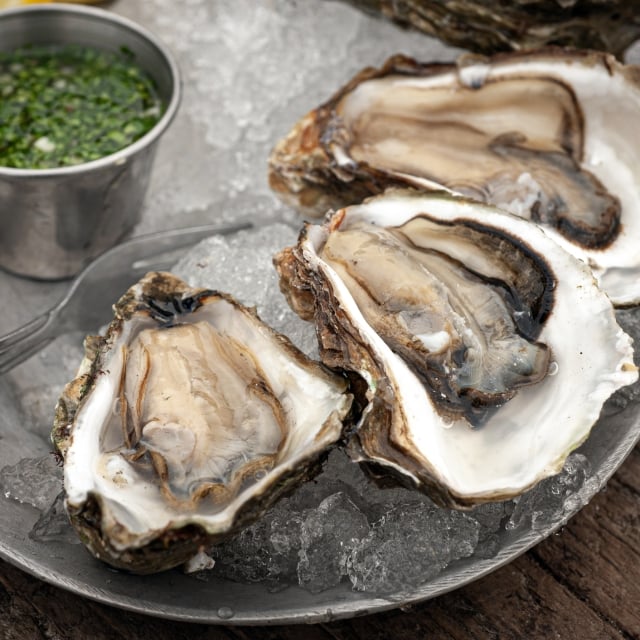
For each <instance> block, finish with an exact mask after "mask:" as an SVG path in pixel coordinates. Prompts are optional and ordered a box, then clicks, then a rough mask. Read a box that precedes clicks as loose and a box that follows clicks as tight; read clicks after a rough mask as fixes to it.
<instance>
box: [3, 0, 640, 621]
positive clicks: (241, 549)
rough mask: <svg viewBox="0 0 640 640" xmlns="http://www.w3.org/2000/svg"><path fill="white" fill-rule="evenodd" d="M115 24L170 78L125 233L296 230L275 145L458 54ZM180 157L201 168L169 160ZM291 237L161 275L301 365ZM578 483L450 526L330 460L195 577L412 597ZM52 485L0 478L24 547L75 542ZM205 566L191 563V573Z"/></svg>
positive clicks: (420, 501) (633, 328)
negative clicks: (227, 224)
mask: <svg viewBox="0 0 640 640" xmlns="http://www.w3.org/2000/svg"><path fill="white" fill-rule="evenodd" d="M117 11H118V12H119V13H122V14H124V15H129V17H131V18H133V19H135V20H137V21H139V22H142V23H143V24H145V26H147V27H148V28H150V29H151V30H152V31H153V32H154V33H156V34H157V35H158V36H159V37H161V38H162V39H163V41H164V42H166V43H167V45H168V46H169V47H170V48H171V49H172V50H173V51H174V53H175V54H176V55H177V57H178V59H179V64H180V66H181V69H182V72H183V76H184V83H183V86H184V94H185V95H184V99H183V106H182V108H181V112H180V114H179V116H178V117H177V118H176V121H175V122H174V124H173V126H172V127H171V129H170V130H169V131H168V132H167V135H166V139H165V142H164V144H163V145H161V146H160V148H159V151H158V158H157V162H156V165H155V170H154V173H153V176H152V182H151V188H150V190H149V197H148V198H147V201H146V204H145V210H144V216H143V222H142V223H141V224H140V225H139V227H138V233H141V232H145V231H150V230H155V229H160V228H167V227H177V226H186V225H189V224H202V223H203V222H204V221H213V220H217V221H220V222H224V221H234V220H237V219H246V218H247V217H248V216H251V218H252V219H254V220H256V221H257V223H258V224H261V225H262V224H265V223H266V222H268V221H274V220H289V221H295V222H296V224H297V219H296V218H295V216H293V214H292V213H291V212H290V211H289V210H287V209H286V207H284V205H282V204H281V203H280V202H279V201H278V200H277V199H276V198H275V197H274V196H273V194H272V193H271V191H270V189H269V187H268V184H267V178H266V168H265V164H266V158H267V156H268V153H269V150H270V148H271V146H272V145H273V143H274V142H275V140H276V139H277V138H278V137H280V136H281V135H283V134H284V133H286V131H288V129H289V128H290V126H291V124H292V123H293V122H295V121H296V120H297V119H298V118H299V117H300V116H301V115H302V114H304V113H305V112H306V111H307V110H309V109H310V108H313V107H315V106H316V105H317V104H319V103H320V102H321V101H323V100H325V99H326V98H328V97H329V95H330V94H331V93H332V92H333V90H334V89H335V88H336V87H338V86H340V85H341V84H342V83H344V82H345V81H346V80H348V79H349V78H350V77H351V76H352V74H353V73H355V72H356V71H357V70H359V69H360V68H362V67H363V66H366V65H369V64H373V65H378V64H381V63H382V62H383V61H384V60H385V59H386V58H387V57H388V56H389V55H392V54H394V53H397V52H403V53H406V54H408V55H413V56H415V57H418V58H421V59H430V60H446V61H449V60H452V59H454V58H455V57H456V55H457V52H458V50H456V49H453V48H450V47H445V46H443V45H441V44H440V43H437V42H436V41H435V40H430V39H428V38H425V37H424V36H422V35H420V34H417V33H412V32H407V31H404V30H400V29H397V28H396V27H395V26H393V25H391V24H390V23H387V22H385V21H382V20H374V19H372V18H369V17H367V16H365V15H363V14H361V13H360V12H357V11H354V10H352V9H350V8H348V7H346V6H344V5H341V4H334V3H305V2H295V1H293V0H269V2H255V0H219V1H217V2H215V3H212V2H210V1H209V0H187V1H186V2H182V3H176V2H174V1H173V0H155V1H154V2H149V3H119V4H118V6H117ZM247 16H251V18H250V19H247ZM636 57H637V56H636ZM221 60H223V61H224V64H220V61H221ZM256 97H259V99H256ZM193 156H195V157H201V158H202V157H206V158H207V162H202V163H192V162H188V161H183V162H177V161H175V158H189V157H193ZM296 234H297V232H296V230H295V229H294V227H288V226H284V225H282V224H276V225H272V226H267V227H263V228H262V229H261V230H260V232H259V233H257V232H255V231H250V232H243V233H239V234H237V235H236V236H232V237H228V238H219V237H214V238H211V239H210V240H208V241H205V242H204V243H203V244H202V245H200V246H199V247H198V248H196V249H195V250H194V251H193V252H191V253H189V254H188V255H186V256H185V258H184V260H182V261H181V262H180V263H179V264H178V265H177V266H176V272H177V273H178V275H180V276H182V277H184V278H185V279H187V280H189V281H190V282H191V283H192V284H193V285H194V286H207V287H211V288H219V289H221V290H224V291H229V292H231V293H233V294H234V295H235V296H236V297H238V298H239V299H240V300H242V301H243V302H245V303H246V304H250V305H251V304H255V305H256V306H257V308H258V312H259V313H260V315H261V316H262V317H263V319H264V320H265V321H267V322H268V323H269V324H271V325H272V326H274V328H276V329H277V330H279V331H282V332H284V333H287V334H288V335H289V336H290V337H291V338H292V341H293V342H294V343H295V344H297V345H298V346H299V347H300V348H301V349H302V350H303V351H305V352H307V353H314V349H315V336H314V333H313V329H312V328H311V327H310V326H309V325H307V324H305V323H303V322H302V321H300V320H299V319H298V318H297V317H296V316H295V315H294V314H293V313H292V312H290V311H289V309H288V307H287V305H286V304H285V303H284V299H283V298H282V296H281V294H280V292H279V290H278V287H277V283H276V281H275V277H274V274H273V270H272V268H271V255H272V253H273V252H274V251H275V250H277V249H280V248H282V246H284V245H286V244H291V243H292V242H293V241H294V240H295V236H296ZM621 315H622V320H624V321H625V324H627V325H629V326H627V327H626V328H627V330H630V332H631V333H632V334H634V335H635V336H636V337H638V338H640V323H639V322H638V319H637V314H632V313H629V314H626V313H625V312H621ZM76 343H77V344H79V340H76ZM76 349H79V347H77V346H76ZM47 353H51V354H52V355H51V357H52V358H54V360H55V363H53V364H52V365H51V366H42V367H39V368H38V369H37V371H39V372H42V374H43V375H47V376H50V377H51V375H52V372H53V371H55V372H56V374H55V375H57V376H59V377H60V379H61V384H62V383H63V382H64V381H66V380H67V379H68V378H69V376H70V375H72V373H73V369H74V368H75V366H77V363H78V362H79V357H76V356H75V354H74V357H73V358H72V359H73V364H70V365H67V364H66V363H65V362H64V358H62V359H61V357H60V353H59V350H58V351H55V350H54V351H51V352H43V354H44V355H43V357H45V358H46V357H49V356H47V355H46V354H47ZM63 355H64V353H63ZM61 362H62V366H61ZM43 364H45V365H46V364H47V362H44V361H43ZM54 364H55V366H54ZM31 371H32V370H31V369H29V372H31ZM34 371H35V369H34ZM62 378H64V380H63V379H62ZM41 383H42V384H41ZM61 384H60V385H55V389H56V392H57V389H59V388H61ZM47 385H49V386H47ZM52 385H53V382H52V381H51V380H49V379H47V380H42V381H40V380H36V381H35V383H33V384H32V387H33V388H34V389H36V388H37V387H46V389H47V394H48V395H47V398H46V400H44V401H40V400H41V399H42V397H43V396H42V395H41V394H40V395H38V393H37V392H35V391H34V394H33V398H32V400H33V401H28V402H26V401H25V404H26V405H28V406H29V407H33V408H32V409H30V410H31V411H32V412H33V413H34V415H33V416H31V417H32V418H33V419H32V422H33V423H36V424H37V423H39V422H42V421H44V422H47V421H48V419H49V417H50V413H51V410H50V409H49V408H48V405H49V404H50V398H49V396H51V397H53V395H55V394H54V392H53V389H54V386H52ZM638 397H640V385H638V384H637V385H634V386H633V387H629V388H626V389H623V390H621V391H619V392H618V394H616V396H615V398H614V400H613V401H612V402H611V403H609V406H610V407H611V410H613V411H616V410H620V409H622V408H624V407H625V406H626V405H627V404H628V403H630V402H637V400H638ZM41 404H46V405H47V410H46V411H45V409H44V408H42V407H41V406H40V405H41ZM35 414H41V416H39V415H35ZM45 416H46V417H45ZM40 418H42V420H41V419H40ZM589 473H590V470H589V464H588V461H587V460H586V459H584V458H583V457H581V456H580V455H579V454H574V455H573V456H572V457H571V458H570V459H569V463H568V465H567V467H566V468H565V470H564V471H563V473H562V474H560V475H559V476H556V477H555V478H550V479H548V480H545V481H544V482H542V483H540V484H539V485H538V486H537V487H535V488H534V489H533V490H532V491H530V492H528V493H527V494H525V495H523V496H522V497H521V498H520V499H519V500H518V501H517V502H516V503H512V502H509V503H497V504H488V505H482V506H480V507H477V508H475V509H473V510H472V511H470V512H468V513H459V512H455V511H449V510H446V509H439V508H436V507H435V506H434V505H433V504H432V503H431V502H430V501H429V500H428V498H426V497H424V496H422V495H419V494H416V493H415V492H410V491H407V490H404V489H385V490H378V489H376V488H372V487H371V485H370V484H369V481H368V480H367V479H366V478H365V476H364V474H363V473H362V472H361V471H360V469H359V467H358V466H357V465H355V464H352V463H350V462H349V461H348V459H347V458H346V456H345V455H344V454H343V453H342V452H340V451H334V452H332V453H331V455H330V456H329V459H328V461H327V463H326V466H325V470H324V472H323V473H322V474H321V475H320V476H319V477H318V478H317V479H316V480H315V481H313V482H309V483H307V484H305V485H303V486H302V487H300V488H299V489H298V490H297V491H296V493H295V494H293V495H292V496H291V497H289V498H286V499H284V500H282V501H281V502H280V503H278V504H277V505H276V506H275V507H274V508H273V509H272V510H271V511H270V512H269V514H267V515H266V517H265V518H263V519H262V520H260V521H259V522H257V523H256V524H254V525H253V526H252V527H249V528H248V529H246V530H245V531H243V532H242V533H241V534H239V535H238V536H237V537H236V538H234V539H233V540H230V541H228V542H227V543H225V544H223V545H218V546H217V547H215V548H214V549H213V550H212V551H211V553H212V556H213V557H214V559H215V567H214V568H213V569H212V570H211V571H200V572H199V574H196V575H197V576H198V577H200V578H201V579H207V577H208V576H209V575H219V576H225V577H227V578H229V579H233V580H238V581H245V582H262V583H265V584H267V585H269V586H270V588H273V589H280V588H283V587H286V586H287V585H290V584H300V585H302V586H303V587H304V588H306V589H308V590H310V591H313V592H317V591H321V590H323V589H327V588H330V587H332V586H334V585H336V584H338V583H339V582H341V581H349V582H350V583H351V585H352V587H353V588H354V589H355V590H361V591H371V592H388V591H393V590H396V589H398V588H404V587H407V586H416V585H418V584H422V583H423V582H426V581H428V580H429V579H430V578H432V577H433V576H435V575H437V574H438V573H439V572H440V571H442V570H443V569H444V568H445V567H446V566H447V565H448V564H449V563H451V562H453V561H455V560H457V559H460V558H464V557H469V556H472V555H473V557H476V558H490V557H492V556H493V555H495V554H496V553H497V552H498V551H499V549H500V545H501V541H502V540H503V538H504V535H505V533H506V532H508V531H518V530H521V529H525V528H528V527H533V528H545V527H550V526H553V525H554V524H557V522H558V519H562V518H564V517H566V515H567V514H570V513H571V512H572V510H574V509H575V508H577V506H579V505H580V504H581V503H582V502H583V501H584V500H585V499H587V498H588V497H590V496H591V495H593V493H594V491H595V488H597V479H596V478H594V477H590V476H589ZM61 483H62V479H61V470H60V469H59V468H58V467H57V466H56V464H55V461H54V460H53V458H52V457H51V456H45V457H41V458H26V459H24V460H21V461H20V462H18V463H17V464H14V465H10V466H5V467H4V468H3V469H0V490H1V491H2V493H3V494H4V496H5V497H6V498H7V499H11V500H18V501H20V502H22V503H25V504H29V505H31V506H32V507H35V508H36V509H38V510H39V511H40V512H41V516H40V518H39V520H38V521H37V523H36V525H35V526H34V528H33V530H32V532H31V534H30V536H31V537H32V538H33V539H35V540H39V541H41V542H46V541H49V540H58V541H66V542H72V541H73V542H77V539H76V537H75V534H73V532H72V531H71V528H70V525H69V524H68V522H67V520H66V517H65V514H64V512H63V505H62V494H61V493H60V489H61ZM594 483H596V484H595V485H594ZM585 496H586V498H585ZM407 549H413V550H414V551H412V552H411V553H410V554H407V553H406V550H407ZM210 565H211V561H210V560H207V557H206V556H199V558H198V562H196V563H195V564H194V565H193V566H192V569H201V568H202V567H205V566H210ZM227 617H228V616H227Z"/></svg>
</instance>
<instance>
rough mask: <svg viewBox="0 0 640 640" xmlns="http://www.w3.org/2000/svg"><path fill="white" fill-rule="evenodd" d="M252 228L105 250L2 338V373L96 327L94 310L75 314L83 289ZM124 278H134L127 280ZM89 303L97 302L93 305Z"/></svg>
mask: <svg viewBox="0 0 640 640" xmlns="http://www.w3.org/2000/svg"><path fill="white" fill-rule="evenodd" d="M252 226H253V224H252V223H251V222H236V223H230V224H227V225H224V226H222V225H203V226H200V227H191V228H184V229H174V230H169V231H164V232H162V231H160V232H156V233H152V234H149V235H148V236H138V237H135V238H132V239H131V240H128V241H126V242H123V243H122V244H120V245H117V246H115V247H113V248H112V249H110V250H109V251H106V252H105V253H103V254H102V255H101V256H98V258H96V259H95V260H94V261H93V262H92V263H90V264H89V265H88V266H87V267H86V268H85V269H84V270H83V271H82V272H81V273H80V274H78V276H77V277H76V278H75V280H74V281H73V282H72V284H71V286H70V287H69V290H68V291H67V293H66V294H65V296H64V297H63V298H62V299H61V300H60V302H58V304H56V305H55V306H54V307H52V308H51V309H49V310H48V311H47V312H45V313H44V314H42V315H40V316H37V317H36V318H34V319H33V320H31V321H29V322H28V323H27V324H25V325H23V326H22V327H19V328H17V329H15V330H13V331H11V332H10V333H8V334H6V335H4V336H1V337H0V375H2V374H4V373H6V372H7V371H9V370H10V369H12V368H13V367H15V366H17V365H19V364H20V363H21V362H23V361H24V360H26V359H27V358H29V357H31V356H32V355H34V354H35V353H36V352H38V351H39V350H40V349H42V348H44V347H45V346H46V345H47V344H48V343H49V342H51V341H52V340H53V339H54V338H55V337H56V336H57V335H58V334H60V333H63V332H64V331H67V330H69V329H73V328H78V329H81V328H85V327H83V324H85V323H86V324H87V325H90V326H92V327H95V328H97V327H98V326H99V324H95V325H94V324H90V323H94V322H95V323H98V322H100V321H102V320H104V318H100V319H98V315H99V314H98V315H96V314H95V313H94V311H95V310H94V309H87V310H85V312H84V313H83V314H82V317H80V315H79V314H78V313H77V308H76V310H75V312H74V311H73V308H74V306H76V307H77V303H78V301H79V300H81V299H83V297H84V296H85V295H86V294H87V291H88V289H87V287H90V286H91V285H92V284H95V282H96V281H99V282H100V284H101V285H105V284H108V282H107V281H108V280H109V281H110V283H111V284H112V285H113V284H114V283H116V282H119V281H120V280H123V281H125V282H128V284H127V285H126V286H129V284H132V283H133V281H134V280H135V279H138V278H139V277H140V275H141V274H144V273H145V272H146V271H152V270H154V269H163V268H167V267H169V266H170V265H171V264H173V263H175V262H176V260H177V257H178V256H177V255H176V253H175V252H176V251H178V250H179V249H184V247H186V246H188V245H192V244H195V243H196V242H198V241H199V240H201V239H203V238H205V237H207V236H211V235H215V234H220V235H226V234H229V233H234V232H237V231H240V230H242V229H248V228H250V227H252ZM172 252H173V253H172ZM136 254H138V255H139V260H137V261H136V262H135V263H132V262H131V261H130V259H131V257H132V256H133V255H136ZM159 254H161V255H159ZM98 273H99V274H100V275H103V276H107V279H102V280H100V279H98V280H96V276H97V274H98ZM123 276H125V277H123ZM128 276H131V278H132V280H131V281H130V282H129V281H128V278H127V277H128ZM102 293H104V292H102ZM122 293H124V290H123V291H122ZM93 302H94V304H95V302H96V301H95V300H94V301H93ZM112 302H113V301H112ZM74 303H75V305H74ZM99 306H100V307H102V306H104V305H99Z"/></svg>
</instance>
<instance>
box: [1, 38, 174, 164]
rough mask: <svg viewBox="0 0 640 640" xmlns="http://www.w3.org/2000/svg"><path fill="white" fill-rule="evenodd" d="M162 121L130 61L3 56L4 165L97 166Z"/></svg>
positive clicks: (75, 53)
mask: <svg viewBox="0 0 640 640" xmlns="http://www.w3.org/2000/svg"><path fill="white" fill-rule="evenodd" d="M161 115H162V104H161V101H160V100H159V98H158V95H157V93H156V90H155V87H154V84H153V81H152V79H151V78H150V77H149V76H147V75H146V74H145V73H144V72H143V71H142V70H141V69H139V68H138V67H137V66H136V65H135V64H134V63H133V55H132V54H131V53H130V52H129V51H127V50H124V49H123V51H122V55H120V56H119V55H116V54H112V53H107V52H105V51H99V50H97V49H92V48H88V47H79V46H64V47H56V46H46V47H44V46H37V47H36V46H30V47H25V48H22V49H18V50H16V51H12V52H0V166H4V167H13V168H18V169H51V168H55V167H64V166H69V165H74V164H80V163H82V162H89V161H91V160H97V159H98V158H102V157H103V156H106V155H109V154H111V153H114V152H116V151H118V150H119V149H123V148H124V147H126V146H128V145H129V144H131V143H132V142H135V141H136V140H137V139H138V138H140V137H142V136H143V135H144V134H145V133H147V132H148V131H149V130H150V129H151V128H152V127H153V126H154V125H155V124H156V122H158V120H159V119H160V117H161Z"/></svg>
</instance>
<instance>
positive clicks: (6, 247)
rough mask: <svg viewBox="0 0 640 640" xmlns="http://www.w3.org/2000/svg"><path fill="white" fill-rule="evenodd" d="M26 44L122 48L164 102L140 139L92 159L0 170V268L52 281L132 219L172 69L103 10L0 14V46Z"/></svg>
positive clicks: (175, 77)
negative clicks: (74, 163)
mask: <svg viewBox="0 0 640 640" xmlns="http://www.w3.org/2000/svg"><path fill="white" fill-rule="evenodd" d="M27 44H35V45H38V44H78V45H81V46H89V47H94V48H97V49H102V50H104V51H108V52H116V53H117V52H118V51H120V49H121V48H122V47H126V48H127V49H129V50H130V51H131V52H132V53H133V54H134V62H135V64H136V65H137V66H139V67H140V68H141V69H142V70H143V71H145V72H146V73H147V74H149V75H150V76H151V78H153V80H154V81H155V83H156V87H157V90H158V94H159V96H160V98H161V100H162V102H163V104H164V105H165V111H164V114H163V116H162V118H161V119H160V120H159V122H158V123H157V124H156V125H155V126H154V128H153V129H151V131H149V132H148V133H147V134H146V135H144V136H143V137H142V138H140V139H139V140H137V141H136V142H135V143H133V144H131V145H129V146H128V147H125V148H124V149H122V150H120V151H118V152H116V153H113V154H111V155H108V156H105V157H103V158H100V159H98V160H94V161H91V162H86V163H83V164H78V165H74V166H69V167H61V168H57V169H12V168H8V167H0V266H1V267H2V268H4V269H7V270H9V271H11V272H13V273H16V274H20V275H26V276H30V277H33V278H39V279H45V280H53V279H59V278H65V277H69V276H72V275H73V274H75V273H77V272H78V271H79V270H80V269H81V268H82V267H83V265H84V264H85V263H87V262H88V261H89V260H91V259H92V258H94V257H95V256H96V255H98V254H100V253H102V252H103V251H104V250H105V249H108V248H109V247H111V246H113V245H114V244H116V243H117V242H118V241H119V240H120V239H121V238H122V237H123V236H124V235H126V234H127V232H129V231H130V230H131V229H132V228H133V226H134V225H135V224H136V223H137V222H138V221H139V219H140V214H141V208H142V202H143V199H144V196H145V193H146V190H147V186H148V183H149V176H150V173H151V166H152V163H153V157H154V154H155V149H156V143H157V142H158V139H159V138H160V136H161V135H162V133H163V132H164V131H165V130H166V129H167V127H168V126H169V123H170V122H171V120H172V119H173V117H174V115H175V113H176V111H177V109H178V105H179V103H180V96H181V87H180V76H179V72H178V67H177V65H176V63H175V61H174V60H173V58H172V56H171V54H170V52H169V51H168V50H167V49H166V48H165V46H164V45H163V44H161V43H160V42H159V41H158V39H157V38H155V37H154V36H153V35H152V34H150V33H149V32H147V31H146V30H145V29H143V28H142V27H140V26H138V25H137V24H135V23H134V22H132V21H130V20H127V19H125V18H122V17H119V16H117V15H115V14H113V13H110V12H108V11H104V10H101V9H95V8H90V7H79V6H71V5H46V6H45V5H33V6H29V7H23V8H19V9H10V10H6V11H2V12H0V50H3V51H11V50H13V49H16V48H18V47H20V46H23V45H27Z"/></svg>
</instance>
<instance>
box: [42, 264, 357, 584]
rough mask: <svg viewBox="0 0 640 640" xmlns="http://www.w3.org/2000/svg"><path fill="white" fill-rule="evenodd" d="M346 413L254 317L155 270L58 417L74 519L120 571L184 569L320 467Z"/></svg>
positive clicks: (334, 386) (121, 307)
mask: <svg viewBox="0 0 640 640" xmlns="http://www.w3.org/2000/svg"><path fill="white" fill-rule="evenodd" d="M350 404H351V397H350V396H349V395H348V394H346V393H345V382H344V380H343V379H342V378H340V377H337V376H334V375H333V374H331V373H329V372H328V371H326V370H325V369H324V368H323V367H321V366H320V365H319V364H317V363H314V362H312V361H310V360H308V359H307V358H306V356H304V355H303V354H302V353H301V352H299V351H298V350H297V349H296V348H295V347H293V345H292V344H291V343H290V342H289V341H288V340H287V339H286V338H285V337H284V336H282V335H280V334H276V333H275V332H274V331H273V330H271V329H270V328H269V327H267V326H266V325H264V324H263V323H262V322H261V321H260V319H259V318H258V317H257V315H256V314H255V311H253V310H251V309H248V308H246V307H243V306H242V305H240V304H239V303H237V302H235V301H234V300H233V299H232V298H231V297H230V296H228V295H225V294H221V293H216V292H212V291H209V290H206V289H192V288H190V287H188V286H187V285H186V284H185V283H184V282H182V281H180V280H179V279H177V278H175V277H173V276H171V275H170V274H166V273H150V274H147V276H145V278H143V279H142V280H141V281H140V282H139V283H138V284H136V285H135V286H133V287H132V288H131V289H130V290H129V291H128V292H127V293H126V294H125V295H124V296H123V297H122V298H121V300H120V301H119V302H118V303H117V304H116V306H115V319H114V320H113V322H112V323H111V325H110V326H109V328H108V330H107V332H106V335H105V336H104V337H93V338H88V339H87V343H86V356H85V359H84V361H83V363H82V365H81V368H80V371H79V373H78V377H77V378H76V379H75V380H74V381H73V382H71V383H70V384H69V385H67V387H66V388H65V390H64V393H63V396H62V397H61V399H60V401H59V403H58V406H57V409H56V420H55V426H54V430H53V440H54V442H55V445H56V447H57V449H58V450H59V452H60V453H61V455H62V457H63V458H64V484H65V491H66V496H67V497H66V506H67V510H68V512H69V516H70V519H71V522H72V524H73V525H74V526H75V528H76V529H77V531H78V533H79V535H80V537H81V538H82V540H83V541H84V543H85V544H86V545H87V546H88V547H89V549H90V550H91V551H92V552H93V553H94V555H96V556H97V557H98V558H100V559H101V560H104V561H106V562H108V563H110V564H112V565H113V566H115V567H121V568H126V569H129V570H131V571H134V572H137V573H150V572H154V571H160V570H163V569H167V568H170V567H173V566H176V565H178V564H181V563H182V562H185V561H186V560H188V559H189V558H190V557H192V556H194V555H195V554H196V553H197V552H198V550H199V549H200V548H201V547H202V546H203V545H205V544H207V545H208V544H211V543H214V542H216V541H219V540H221V539H223V538H225V537H227V536H229V535H230V534H232V533H234V532H235V531H237V530H238V529H239V528H241V527H243V526H245V525H247V524H248V523H250V522H252V521H253V520H254V519H255V518H257V517H259V516H260V515H261V513H262V512H264V511H265V510H266V509H267V508H268V507H269V506H270V505H271V504H272V503H273V502H274V501H275V500H276V499H277V498H278V497H279V496H280V495H281V494H283V493H284V492H286V491H289V490H290V489H291V487H292V486H293V485H295V484H296V483H298V482H299V481H301V480H302V479H304V478H308V477H311V476H312V475H313V474H314V473H315V472H316V471H317V470H319V464H320V460H321V458H322V456H323V455H324V454H326V453H327V452H328V450H329V448H330V447H331V446H332V445H334V444H335V443H336V442H337V441H338V440H339V439H340V437H341V434H342V428H343V425H342V421H343V419H344V418H345V416H346V415H347V413H348V411H349V408H350Z"/></svg>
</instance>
